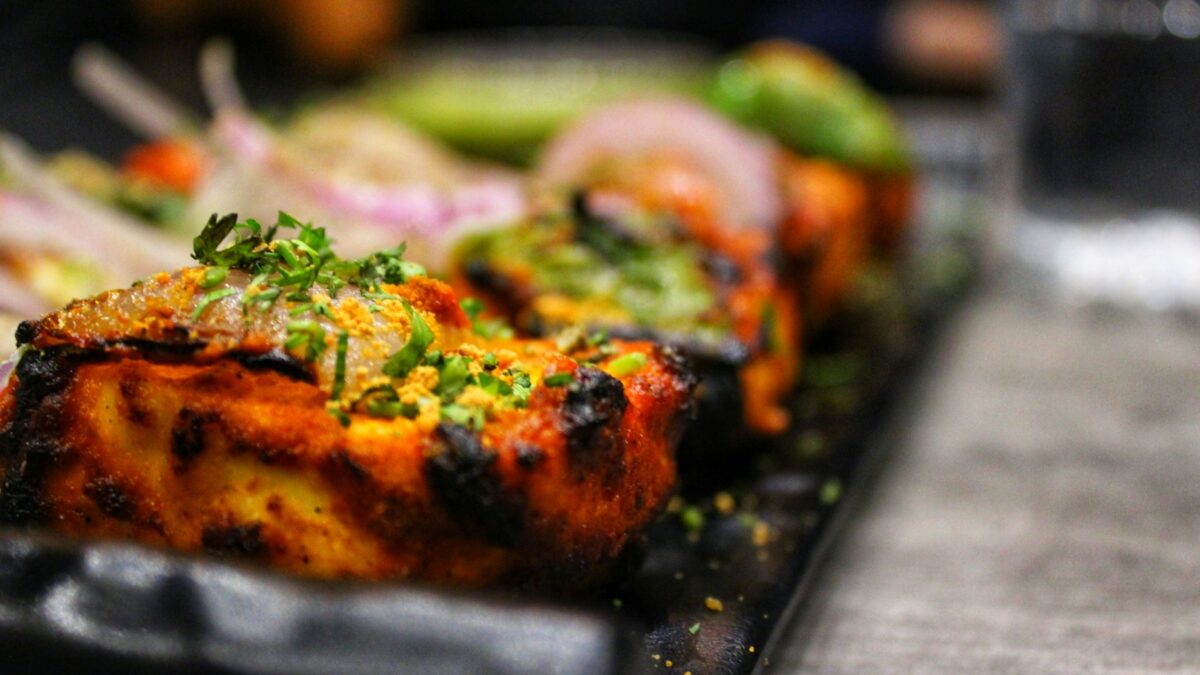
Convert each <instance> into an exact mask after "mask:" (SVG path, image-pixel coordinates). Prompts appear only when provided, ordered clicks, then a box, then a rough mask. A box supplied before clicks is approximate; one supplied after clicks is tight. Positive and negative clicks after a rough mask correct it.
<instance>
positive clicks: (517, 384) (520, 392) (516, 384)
mask: <svg viewBox="0 0 1200 675" xmlns="http://www.w3.org/2000/svg"><path fill="white" fill-rule="evenodd" d="M532 389H533V382H532V381H531V380H530V378H529V373H525V372H521V371H519V370H515V371H512V393H513V405H514V406H516V407H517V408H524V407H525V406H527V405H529V393H530V391H531V390H532Z"/></svg>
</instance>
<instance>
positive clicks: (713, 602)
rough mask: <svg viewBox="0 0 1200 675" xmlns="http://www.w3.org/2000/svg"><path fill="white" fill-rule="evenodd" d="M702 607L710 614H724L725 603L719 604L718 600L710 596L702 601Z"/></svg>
mask: <svg viewBox="0 0 1200 675" xmlns="http://www.w3.org/2000/svg"><path fill="white" fill-rule="evenodd" d="M704 606H705V607H706V608H708V610H709V611H710V612H724V611H725V603H723V602H721V601H720V600H718V599H716V598H714V597H713V596H711V595H710V596H708V597H707V598H705V599H704Z"/></svg>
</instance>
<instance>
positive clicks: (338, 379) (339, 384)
mask: <svg viewBox="0 0 1200 675" xmlns="http://www.w3.org/2000/svg"><path fill="white" fill-rule="evenodd" d="M349 345H350V334H349V333H347V332H346V331H342V332H341V333H339V334H338V341H337V361H336V362H335V364H334V367H333V392H332V393H330V395H329V397H330V398H332V399H335V400H336V399H339V398H341V397H342V390H343V389H345V388H346V351H347V347H349Z"/></svg>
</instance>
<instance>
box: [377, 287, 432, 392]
mask: <svg viewBox="0 0 1200 675" xmlns="http://www.w3.org/2000/svg"><path fill="white" fill-rule="evenodd" d="M404 311H405V312H407V313H408V320H409V326H410V327H411V328H412V332H411V333H410V334H409V336H408V342H406V343H405V344H404V346H403V347H401V348H400V351H398V352H396V353H395V354H392V355H391V357H389V358H388V360H387V362H386V363H384V364H383V374H384V375H387V376H389V377H404V376H405V375H407V374H408V373H409V371H411V370H412V369H413V368H416V367H417V366H418V365H419V364H420V363H421V357H422V356H424V355H425V350H426V349H427V348H428V347H429V345H430V344H431V343H432V342H433V331H432V330H430V328H429V324H427V323H425V320H424V319H422V318H421V314H420V313H419V312H417V311H416V310H414V309H413V308H412V305H410V304H408V303H407V302H406V303H404Z"/></svg>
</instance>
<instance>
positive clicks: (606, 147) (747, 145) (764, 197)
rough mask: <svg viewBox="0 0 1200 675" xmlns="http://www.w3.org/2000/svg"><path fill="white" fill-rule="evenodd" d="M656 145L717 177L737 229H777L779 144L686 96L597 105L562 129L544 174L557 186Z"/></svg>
mask: <svg viewBox="0 0 1200 675" xmlns="http://www.w3.org/2000/svg"><path fill="white" fill-rule="evenodd" d="M656 150H670V151H673V152H679V153H685V154H686V156H687V157H688V158H689V159H691V160H692V161H693V162H695V163H696V165H697V166H698V167H699V168H700V169H701V170H702V171H704V173H705V174H706V175H707V176H708V177H709V178H711V179H712V180H715V181H716V182H717V184H718V185H719V186H720V188H721V193H722V196H723V198H724V208H723V211H724V218H725V221H726V224H727V225H729V226H731V227H737V228H741V227H758V228H772V227H776V226H777V225H778V223H779V219H780V218H781V216H782V213H783V205H782V198H781V196H780V191H779V188H778V186H777V179H776V170H775V160H776V152H777V149H776V146H775V145H774V144H773V143H772V142H771V141H770V140H768V139H766V138H765V137H761V136H758V135H755V134H752V133H750V132H747V131H743V130H742V129H739V128H737V127H735V126H733V125H732V124H730V123H729V122H727V121H726V120H724V119H722V118H721V117H719V116H718V115H716V114H715V113H713V112H711V111H709V110H708V109H707V108H705V107H703V106H702V105H699V104H697V103H693V102H691V101H686V100H675V99H644V100H635V101H626V102H623V103H616V104H613V105H608V106H604V107H602V108H598V109H596V110H594V111H592V112H591V113H588V114H587V115H585V116H584V117H583V118H581V119H579V120H578V121H576V122H575V123H573V124H572V125H571V126H569V127H568V128H567V129H566V130H565V131H563V132H562V133H560V134H559V135H558V136H557V137H556V138H555V139H554V140H553V141H551V143H550V145H549V146H548V147H547V148H546V150H545V151H544V152H543V154H542V158H541V161H540V163H539V165H538V168H537V173H538V175H539V176H540V177H541V178H542V179H543V180H545V181H547V182H549V183H550V184H552V185H569V184H574V183H577V182H579V181H581V180H583V179H585V178H586V176H587V173H588V172H589V171H591V170H592V169H593V168H594V167H595V165H596V163H597V162H600V161H604V160H606V159H611V158H619V157H631V156H632V157H636V156H639V155H644V154H646V153H649V152H653V151H656Z"/></svg>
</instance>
